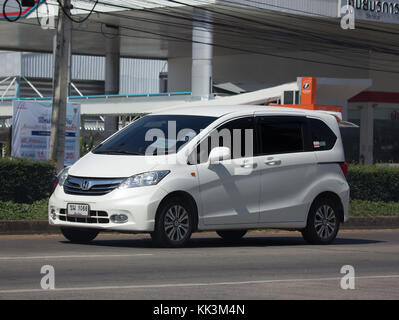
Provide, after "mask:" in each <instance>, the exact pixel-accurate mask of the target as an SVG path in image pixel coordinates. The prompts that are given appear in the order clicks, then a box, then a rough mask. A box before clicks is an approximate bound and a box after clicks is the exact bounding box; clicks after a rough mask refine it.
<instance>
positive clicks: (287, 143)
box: [258, 117, 304, 155]
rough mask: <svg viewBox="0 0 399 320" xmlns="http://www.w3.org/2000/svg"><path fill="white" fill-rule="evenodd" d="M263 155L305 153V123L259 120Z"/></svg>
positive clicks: (265, 118)
mask: <svg viewBox="0 0 399 320" xmlns="http://www.w3.org/2000/svg"><path fill="white" fill-rule="evenodd" d="M258 128H259V135H260V142H261V143H260V153H261V154H262V155H267V154H278V153H292V152H301V151H304V122H302V121H299V120H298V121H295V120H284V119H279V120H272V119H268V118H267V117H263V118H260V120H259V125H258Z"/></svg>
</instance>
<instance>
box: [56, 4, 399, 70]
mask: <svg viewBox="0 0 399 320" xmlns="http://www.w3.org/2000/svg"><path fill="white" fill-rule="evenodd" d="M58 1H59V0H58ZM148 2H151V1H148ZM172 2H178V1H172ZM199 2H200V1H199ZM224 2H226V1H224ZM230 2H231V1H230ZM97 3H104V2H101V1H96V2H95V5H97ZM182 4H184V3H182ZM104 5H107V6H111V7H117V8H120V9H122V8H124V9H128V10H132V8H131V7H128V6H121V5H119V4H115V5H113V4H110V3H104ZM216 8H218V7H217V6H216ZM223 8H224V9H226V8H227V9H226V11H227V10H228V11H229V12H230V13H226V12H219V11H218V10H217V9H215V10H214V9H212V11H214V12H213V13H212V14H213V15H215V16H216V18H218V19H214V20H217V21H226V20H225V19H224V18H226V17H228V18H229V19H230V20H233V21H229V23H224V22H223V23H219V22H214V21H212V20H208V19H198V18H196V17H192V16H190V15H189V14H187V12H183V10H180V9H176V8H173V9H169V8H168V9H160V10H159V11H162V12H158V11H157V10H148V9H133V10H140V12H144V13H146V14H149V15H156V16H160V15H162V16H164V17H165V18H171V19H173V20H174V21H179V20H180V21H186V22H188V23H174V22H170V21H166V22H165V21H161V20H159V19H148V18H142V17H140V18H138V17H132V16H128V15H121V14H117V13H113V12H103V11H98V10H95V9H96V8H95V6H93V8H92V9H91V10H90V11H89V10H88V9H87V8H77V9H80V10H84V11H89V14H90V15H91V14H92V13H93V12H96V13H99V14H103V15H105V16H113V17H117V18H121V19H126V20H128V21H132V20H134V21H142V22H146V23H148V24H149V25H158V26H159V25H162V24H163V25H169V26H173V27H175V28H177V29H181V30H182V31H183V33H181V34H180V35H179V33H173V34H174V35H170V34H164V33H163V31H153V30H148V29H147V30H146V29H144V28H132V27H131V26H124V25H123V24H121V26H120V27H121V28H123V29H124V30H127V31H133V32H137V33H142V34H151V35H152V36H155V37H159V38H160V39H167V40H168V41H180V42H193V41H192V39H191V34H187V31H188V30H191V24H192V23H196V22H200V23H205V26H207V25H209V30H212V32H214V33H215V34H221V35H223V34H224V35H225V36H229V37H234V35H235V37H236V38H237V33H238V34H241V35H243V37H242V38H240V39H235V41H234V39H227V40H223V41H224V42H225V43H227V44H223V42H221V43H219V44H218V43H215V44H214V46H215V47H220V48H225V49H230V50H235V51H241V52H248V53H254V54H261V55H266V56H275V57H279V58H284V59H292V60H296V61H306V62H314V63H321V64H327V65H334V66H342V67H348V68H356V69H363V70H374V71H383V72H394V73H396V72H395V71H394V70H386V69H385V67H384V68H380V67H377V64H373V66H376V67H361V66H356V65H348V64H343V63H342V64H340V63H334V62H331V58H335V59H340V57H339V56H337V54H343V55H345V58H344V59H343V60H345V61H346V62H349V61H350V58H349V57H348V55H347V54H346V51H345V50H347V49H350V50H352V52H356V50H361V51H359V52H358V53H357V54H358V55H359V56H361V59H367V55H368V51H369V50H370V49H372V50H373V51H375V52H381V53H387V54H391V55H398V54H399V50H397V49H396V48H398V46H397V45H396V43H391V46H390V47H387V46H386V44H385V43H383V42H382V41H376V40H375V41H373V42H371V41H370V42H369V43H364V40H363V41H362V39H360V40H358V41H352V39H351V38H353V37H350V39H344V40H339V41H337V40H336V39H331V36H330V37H328V35H327V36H326V35H322V34H321V30H317V31H319V32H306V34H304V35H302V34H299V33H298V28H295V27H294V26H290V27H288V28H284V29H283V30H282V28H281V26H280V25H278V24H276V23H263V22H261V23H259V21H256V20H257V19H255V18H254V17H251V16H247V15H242V16H241V17H237V16H235V15H234V17H232V15H233V14H232V13H231V12H232V11H233V12H234V11H236V10H235V9H234V8H232V6H227V5H223ZM199 9H200V10H201V9H207V8H202V7H200V8H199ZM258 9H259V8H258ZM179 12H180V13H179ZM182 12H183V13H182ZM275 12H276V11H273V14H275ZM236 13H237V12H236ZM89 14H88V15H89ZM285 15H287V14H285ZM220 17H223V19H220ZM241 18H243V19H246V20H247V21H248V22H251V24H257V25H258V26H259V27H255V28H254V27H253V26H250V27H248V26H246V25H244V26H243V24H242V23H241V24H240V23H239V22H237V21H235V20H241V21H242V19H241ZM86 19H87V18H86ZM307 19H308V18H307ZM79 21H81V20H79ZM305 21H308V20H305ZM311 21H313V18H312V20H310V22H311ZM308 22H309V21H308ZM97 23H102V24H104V23H103V22H97ZM284 24H285V25H287V24H286V23H284ZM334 26H335V27H336V24H334ZM188 27H190V28H188ZM266 28H267V29H266ZM100 29H101V28H100ZM161 30H162V29H161ZM372 30H373V31H376V32H380V30H374V29H372ZM169 33H170V31H169ZM121 36H127V35H121ZM245 36H248V39H246V38H245ZM132 37H133V36H132ZM142 38H144V37H142ZM252 39H257V40H260V41H258V42H256V43H251V42H254V41H252ZM377 39H378V38H377ZM292 40H294V42H293V41H292ZM246 41H248V46H245V45H242V44H241V45H239V44H238V45H237V46H235V45H234V43H235V42H238V43H242V42H244V43H245V42H246ZM195 42H198V43H204V42H202V41H195ZM264 43H265V44H266V46H264V45H263V44H264ZM267 44H270V45H267ZM271 44H274V45H271ZM276 44H277V45H278V44H279V48H282V49H284V48H286V49H287V51H288V50H289V49H291V51H292V49H293V48H295V49H301V50H302V51H304V52H313V51H315V52H316V53H319V54H321V55H324V56H326V57H328V59H329V61H315V60H314V59H307V58H300V57H290V56H287V55H282V54H273V53H272V52H270V49H271V48H273V49H275V48H276V47H277V46H276ZM298 44H300V46H298ZM308 44H311V46H309V48H308V49H304V48H303V47H307V46H308ZM265 49H266V50H265ZM268 51H269V52H268ZM353 59H354V58H353ZM385 62H387V61H386V60H381V63H385Z"/></svg>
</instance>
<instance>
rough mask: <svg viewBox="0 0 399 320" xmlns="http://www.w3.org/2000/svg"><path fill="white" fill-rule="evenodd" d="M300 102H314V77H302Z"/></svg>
mask: <svg viewBox="0 0 399 320" xmlns="http://www.w3.org/2000/svg"><path fill="white" fill-rule="evenodd" d="M301 104H316V78H313V77H306V78H302V81H301Z"/></svg>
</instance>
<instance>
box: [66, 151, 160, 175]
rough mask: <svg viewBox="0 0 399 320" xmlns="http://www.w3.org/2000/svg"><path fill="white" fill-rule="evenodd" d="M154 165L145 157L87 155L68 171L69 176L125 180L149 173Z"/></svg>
mask: <svg viewBox="0 0 399 320" xmlns="http://www.w3.org/2000/svg"><path fill="white" fill-rule="evenodd" d="M155 167H156V163H153V162H151V161H149V159H148V158H147V157H145V156H132V155H109V154H94V153H91V152H90V153H88V154H87V155H85V156H84V157H82V158H80V159H79V160H78V161H77V162H75V164H74V165H72V167H71V168H70V169H69V174H70V175H72V176H77V177H88V178H127V177H130V176H132V175H134V174H137V173H142V172H146V171H150V170H152V169H153V168H155Z"/></svg>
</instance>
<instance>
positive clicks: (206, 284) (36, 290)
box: [0, 274, 399, 294]
mask: <svg viewBox="0 0 399 320" xmlns="http://www.w3.org/2000/svg"><path fill="white" fill-rule="evenodd" d="M392 278H399V274H398V275H396V274H394V275H381V276H378V275H375V276H360V277H356V280H359V279H392ZM341 279H342V278H341V277H334V278H314V279H312V278H310V279H273V280H250V281H228V282H209V283H165V284H143V285H130V286H103V287H77V288H55V289H53V290H43V289H13V290H0V294H6V293H35V292H57V291H58V292H65V291H94V290H116V289H118V290H120V289H151V288H172V287H203V286H225V285H233V286H234V285H248V284H267V283H281V282H312V281H337V280H341Z"/></svg>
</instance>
